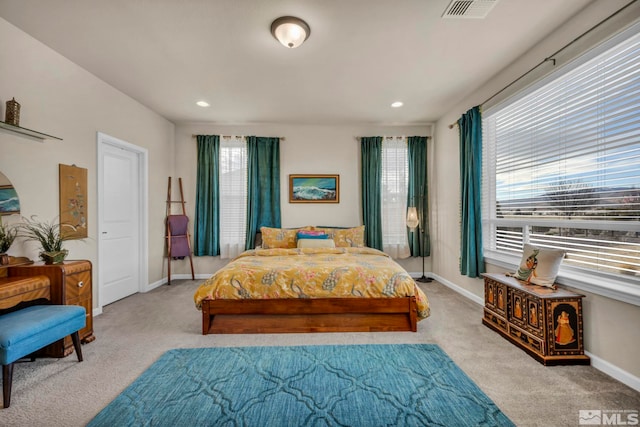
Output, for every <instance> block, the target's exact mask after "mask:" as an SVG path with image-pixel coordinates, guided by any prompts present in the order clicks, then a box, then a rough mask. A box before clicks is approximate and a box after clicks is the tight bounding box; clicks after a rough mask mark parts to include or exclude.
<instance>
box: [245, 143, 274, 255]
mask: <svg viewBox="0 0 640 427" xmlns="http://www.w3.org/2000/svg"><path fill="white" fill-rule="evenodd" d="M247 162H248V165H247V166H248V178H247V179H248V188H247V190H248V193H247V237H246V240H247V241H246V244H245V248H246V249H251V248H253V247H254V238H255V235H256V232H257V231H259V230H260V227H275V228H279V227H280V138H268V137H260V136H248V137H247Z"/></svg>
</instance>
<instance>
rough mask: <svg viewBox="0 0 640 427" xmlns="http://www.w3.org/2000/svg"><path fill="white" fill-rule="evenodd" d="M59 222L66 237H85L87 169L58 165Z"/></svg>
mask: <svg viewBox="0 0 640 427" xmlns="http://www.w3.org/2000/svg"><path fill="white" fill-rule="evenodd" d="M59 184H60V224H70V225H72V226H73V227H74V229H71V227H64V228H62V229H61V231H62V232H63V233H64V235H65V238H66V239H84V238H85V237H87V235H88V233H87V218H88V214H87V170H86V169H85V168H79V167H77V166H76V165H71V166H69V165H63V164H60V165H59Z"/></svg>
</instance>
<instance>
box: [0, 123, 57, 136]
mask: <svg viewBox="0 0 640 427" xmlns="http://www.w3.org/2000/svg"><path fill="white" fill-rule="evenodd" d="M0 129H3V130H6V131H9V132H13V133H18V134H21V135H25V136H28V137H31V138H36V139H39V140H40V141H44V140H45V139H57V140H58V141H62V138H58V137H57V136H53V135H47V134H46V133H42V132H37V131H35V130H31V129H27V128H23V127H20V126H14V125H10V124H9V123H5V122H0Z"/></svg>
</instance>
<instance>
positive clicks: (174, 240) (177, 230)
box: [165, 177, 195, 285]
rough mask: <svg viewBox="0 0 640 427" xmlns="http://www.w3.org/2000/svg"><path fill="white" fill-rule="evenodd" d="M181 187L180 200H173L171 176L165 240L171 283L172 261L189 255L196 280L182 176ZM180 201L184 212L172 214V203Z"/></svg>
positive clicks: (179, 181) (193, 276) (192, 273)
mask: <svg viewBox="0 0 640 427" xmlns="http://www.w3.org/2000/svg"><path fill="white" fill-rule="evenodd" d="M178 184H179V187H180V200H175V201H174V200H171V177H169V186H168V188H167V218H166V221H165V224H166V233H165V234H166V235H165V240H166V242H167V251H166V253H167V273H168V280H167V283H168V284H169V285H170V284H171V261H172V260H178V259H184V258H185V257H187V256H188V257H189V264H190V265H191V280H195V274H194V272H193V258H192V256H191V236H190V234H189V217H187V211H186V209H185V201H184V194H183V192H182V178H178ZM174 203H179V204H180V205H181V206H182V214H177V215H172V214H171V205H173V204H174Z"/></svg>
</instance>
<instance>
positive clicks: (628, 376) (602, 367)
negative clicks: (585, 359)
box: [584, 350, 640, 391]
mask: <svg viewBox="0 0 640 427" xmlns="http://www.w3.org/2000/svg"><path fill="white" fill-rule="evenodd" d="M584 354H586V355H587V356H589V357H590V358H591V366H593V367H594V368H596V369H597V370H599V371H601V372H604V373H605V374H607V375H609V376H610V377H612V378H615V379H616V380H618V381H620V382H621V383H623V384H625V385H628V386H629V387H631V388H632V389H634V390H635V391H640V378H639V377H636V376H635V375H633V374H632V373H630V372H627V371H625V370H624V369H621V368H619V367H617V366H616V365H614V364H612V363H610V362H607V361H606V360H604V359H602V358H600V357H598V356H596V355H595V354H592V353H589V352H588V351H586V350H585V352H584Z"/></svg>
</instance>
